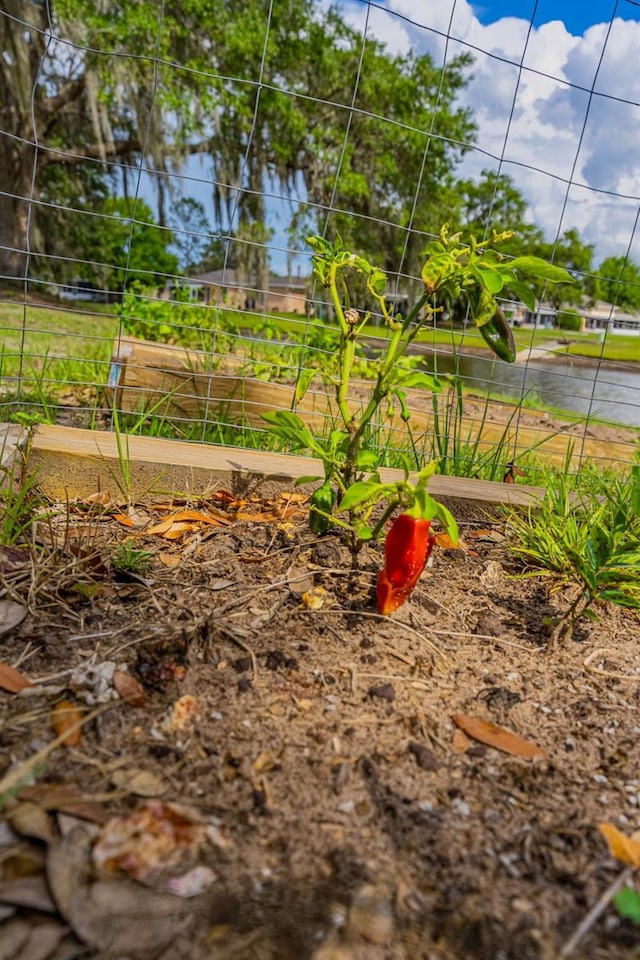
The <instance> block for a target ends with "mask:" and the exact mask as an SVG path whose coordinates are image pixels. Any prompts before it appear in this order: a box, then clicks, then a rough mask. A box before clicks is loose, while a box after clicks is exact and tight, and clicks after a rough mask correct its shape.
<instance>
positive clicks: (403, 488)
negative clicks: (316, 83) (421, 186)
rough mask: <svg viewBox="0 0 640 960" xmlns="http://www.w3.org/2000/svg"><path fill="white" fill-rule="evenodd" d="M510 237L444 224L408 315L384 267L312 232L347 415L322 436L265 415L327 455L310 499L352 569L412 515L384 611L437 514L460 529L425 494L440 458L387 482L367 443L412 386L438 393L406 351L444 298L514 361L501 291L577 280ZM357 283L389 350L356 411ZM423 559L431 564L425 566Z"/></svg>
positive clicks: (524, 291) (286, 435) (341, 410)
mask: <svg viewBox="0 0 640 960" xmlns="http://www.w3.org/2000/svg"><path fill="white" fill-rule="evenodd" d="M511 236H512V234H511V233H503V234H494V235H493V236H492V237H491V238H490V239H489V240H486V241H482V242H481V243H479V242H477V241H476V240H475V239H473V238H471V240H470V242H469V243H462V242H461V240H460V234H453V235H449V232H448V227H447V225H446V224H445V226H444V227H443V228H442V230H441V233H440V239H439V240H436V241H434V242H432V243H429V244H428V245H427V247H426V250H425V261H424V264H423V266H422V271H421V279H422V285H423V286H422V289H421V291H420V295H419V296H418V297H417V299H416V301H415V303H414V304H413V306H412V307H411V308H410V310H409V311H408V312H407V314H406V315H405V316H402V315H399V314H396V313H395V312H394V310H393V307H392V306H391V305H390V303H389V300H388V298H387V295H386V290H387V275H386V274H385V273H384V271H383V270H381V269H380V268H379V267H376V266H375V265H373V264H371V263H369V261H368V260H366V259H365V258H364V257H361V256H358V255H357V254H356V253H352V252H351V251H349V250H346V249H344V247H343V245H342V242H341V240H340V238H337V239H336V240H335V242H333V243H331V242H330V241H329V240H327V239H325V238H323V237H318V236H313V237H310V238H309V239H308V241H307V242H308V243H309V245H310V246H311V248H312V250H313V255H312V258H311V259H312V264H313V272H314V276H315V278H316V279H317V280H318V281H319V283H320V284H322V286H323V287H325V288H326V289H327V290H328V293H329V297H330V300H331V304H332V306H333V311H334V314H335V320H336V323H337V327H338V332H339V341H338V360H339V370H338V374H337V376H336V377H333V378H331V379H330V381H329V382H330V385H331V386H332V388H333V390H334V392H335V400H336V405H337V409H338V417H339V420H338V424H337V426H336V428H335V429H333V430H332V431H331V432H330V433H329V435H328V437H327V438H325V439H319V438H317V437H315V436H313V434H312V433H311V431H310V430H309V429H308V428H307V427H306V426H305V424H304V422H303V421H302V419H301V418H300V417H299V416H298V415H297V414H296V413H294V412H293V411H283V410H280V411H276V412H272V413H266V414H263V418H264V420H266V422H267V423H268V425H269V430H270V431H271V432H272V433H273V434H275V435H276V436H278V437H280V438H281V439H283V440H285V441H286V442H287V443H288V444H289V446H290V449H292V450H306V451H309V452H310V453H312V454H314V455H315V456H316V457H318V458H319V459H320V460H321V461H322V464H323V468H324V477H323V478H313V477H305V478H304V481H307V482H310V481H313V480H316V479H320V480H321V482H320V484H319V486H318V487H317V489H316V490H315V492H314V494H313V496H312V499H311V509H310V516H309V521H310V526H311V529H312V530H313V531H314V532H315V533H323V532H325V531H326V530H327V529H328V528H329V527H330V526H331V525H335V526H337V527H339V528H340V529H341V530H342V531H343V532H344V534H345V537H346V539H347V542H348V544H349V546H350V548H351V552H352V557H353V561H354V565H355V563H356V562H357V555H358V552H359V550H360V548H361V547H362V545H363V543H365V542H366V541H368V540H371V539H375V538H377V537H381V536H383V534H384V531H385V526H386V523H387V520H388V519H389V518H390V517H391V515H392V514H393V513H394V512H395V511H396V510H397V509H398V508H401V509H403V510H404V511H405V514H406V515H408V517H409V520H410V521H411V523H410V522H409V520H402V521H401V524H402V527H403V531H402V533H403V535H402V536H400V535H398V537H397V538H395V539H397V540H398V546H397V548H396V547H394V548H393V549H392V550H390V551H387V567H389V564H390V569H391V570H392V571H394V572H393V575H392V577H391V580H394V582H393V583H392V582H391V580H390V581H389V584H388V589H387V586H385V585H384V584H383V585H382V586H381V585H380V584H379V585H378V590H379V608H380V609H381V610H382V611H383V612H391V610H392V609H396V607H397V606H399V605H400V603H402V602H403V600H404V599H405V598H406V596H408V593H409V592H410V591H411V589H413V586H415V581H417V578H418V577H419V576H420V573H421V572H422V569H423V567H424V564H425V563H426V559H427V557H428V551H429V550H430V546H428V544H429V540H428V532H427V531H428V529H429V525H430V523H431V521H432V520H434V519H437V520H438V521H439V522H440V523H441V524H442V526H443V527H444V528H445V530H446V531H447V533H448V534H449V536H450V537H451V539H452V540H453V541H454V542H457V526H456V522H455V520H454V518H453V517H452V515H451V513H450V512H449V511H448V510H447V509H446V508H445V507H444V506H443V505H442V504H440V503H438V502H437V501H436V500H435V499H434V498H433V497H432V496H430V494H429V493H428V492H427V485H428V481H429V478H430V477H431V476H432V475H433V473H434V472H435V469H436V467H435V464H434V463H431V464H427V465H426V466H425V467H424V468H423V469H422V470H420V471H419V472H418V474H417V477H415V478H414V479H413V481H412V480H411V479H410V474H411V469H410V466H409V462H408V459H406V460H405V470H404V473H405V476H404V478H403V479H402V480H400V481H398V482H383V480H382V479H381V476H380V473H379V470H378V467H379V459H380V454H379V452H378V451H377V450H376V449H375V448H374V446H373V445H372V444H371V442H370V439H369V438H370V433H371V426H372V422H373V421H374V418H375V417H376V416H378V415H379V414H380V413H386V414H387V415H388V416H391V415H392V412H393V408H394V407H395V408H396V409H398V411H399V415H400V417H401V419H402V420H403V421H405V422H408V421H409V420H410V417H411V412H410V409H409V404H408V401H407V392H406V391H407V390H408V389H410V388H419V389H423V390H427V391H429V392H433V391H436V390H438V389H439V386H438V382H437V379H436V378H435V377H434V376H432V375H431V374H428V373H426V372H423V371H420V370H417V369H415V368H414V365H412V364H411V362H410V358H409V357H408V356H407V354H408V351H409V350H410V348H411V345H412V344H413V343H414V341H415V340H416V338H417V337H418V335H419V334H420V332H421V330H422V329H423V327H424V326H425V324H428V323H429V322H430V321H432V319H433V317H434V315H436V314H438V313H440V312H441V311H442V309H443V304H444V303H446V302H452V301H454V300H458V299H460V298H461V297H462V298H465V299H466V301H467V303H468V306H469V312H470V315H471V317H472V318H473V320H474V321H475V324H476V326H477V327H478V329H479V330H480V332H481V334H482V336H483V337H484V339H485V340H486V342H487V344H488V345H489V346H490V347H491V349H492V350H493V352H494V353H495V354H496V355H497V356H498V357H500V358H501V359H503V360H507V361H510V362H512V361H513V360H515V345H514V340H513V334H512V331H511V328H510V327H509V325H508V323H507V321H506V319H505V317H504V314H503V313H502V311H501V309H500V307H499V305H498V303H497V301H496V296H497V295H498V294H499V293H501V292H502V291H503V290H507V289H508V290H509V291H511V292H512V293H513V294H515V295H516V296H518V297H519V298H520V299H521V300H522V301H523V302H524V303H525V304H526V305H527V306H528V307H529V308H530V309H531V310H533V309H535V296H534V294H533V291H532V290H531V288H530V287H529V286H527V284H526V283H525V282H523V279H522V278H523V276H527V275H528V276H531V277H538V278H543V279H545V280H547V281H549V282H565V283H566V282H570V281H571V277H570V276H569V274H567V272H566V271H565V270H562V269H561V268H559V267H556V266H553V265H552V264H549V263H547V262H546V261H544V260H540V259H539V258H537V257H532V256H523V257H517V258H515V259H511V260H509V259H507V258H506V257H505V256H503V255H502V254H501V253H500V252H499V251H498V250H497V249H496V248H497V246H499V244H500V242H501V241H504V240H506V239H508V238H509V237H511ZM353 280H357V281H358V283H359V286H360V288H361V287H362V283H363V281H364V285H365V287H366V291H367V294H368V297H369V299H370V300H371V301H372V302H373V304H374V305H375V311H376V313H378V314H379V315H380V316H381V318H382V322H383V325H384V328H385V331H386V338H385V340H384V346H383V348H382V350H381V352H380V354H379V356H378V357H377V359H375V360H374V361H372V363H373V365H374V371H375V378H374V380H373V381H372V383H371V386H370V388H369V394H368V397H366V398H365V400H364V402H363V403H362V406H361V408H360V409H359V410H357V411H354V409H353V408H352V407H351V406H350V403H349V399H350V387H351V380H352V375H353V371H354V363H355V360H356V353H357V347H358V343H359V341H360V340H361V339H362V338H363V335H364V330H365V327H366V326H367V324H368V323H369V321H370V319H371V312H370V311H368V310H359V309H357V308H356V307H355V306H353V305H352V303H351V296H350V281H353ZM352 286H353V283H352ZM316 374H317V371H315V370H305V371H303V372H302V374H301V376H300V377H299V379H298V383H297V387H296V400H297V401H299V400H300V399H301V398H302V397H303V396H304V393H305V392H306V390H307V389H308V387H309V385H310V383H311V380H312V379H313V377H314V376H315V375H316ZM301 482H302V481H301ZM381 503H382V504H384V507H383V509H382V511H381V512H378V513H377V514H375V517H374V511H375V508H376V507H377V506H378V505H379V504H381ZM419 521H420V522H427V526H426V527H424V526H423V527H421V528H420V529H419V524H418V522H419ZM412 524H413V526H412ZM410 527H411V529H409V528H410ZM423 534H424V536H423ZM392 542H393V540H392ZM423 546H424V550H423ZM401 555H403V556H404V558H405V559H404V560H402V559H401ZM416 556H420V557H422V558H423V560H424V562H422V561H420V562H418V561H417V560H416ZM396 561H397V562H396ZM399 563H400V565H402V563H404V565H405V567H406V568H407V570H408V571H409V572H408V573H407V576H406V577H405V578H404V581H403V583H400V580H401V579H402V578H401V577H400V576H399V574H398V572H397V567H398V564H399ZM394 564H395V565H394ZM418 566H419V567H420V569H419V570H418V572H417V574H416V572H415V571H416V569H417V567H418ZM409 568H410V569H409ZM381 577H382V575H381ZM394 578H395V579H394ZM412 580H413V584H412V585H411V586H409V584H410V583H411V581H412ZM392 588H393V590H392ZM389 590H391V592H392V593H393V597H394V599H389V597H390V596H391V594H389V596H387V594H388V593H389ZM385 591H386V593H385ZM393 591H395V592H393ZM398 591H400V593H398ZM403 591H404V593H403V595H402V598H401V599H399V598H400V595H401V594H402V592H403ZM382 594H384V595H385V596H387V599H386V600H385V599H384V598H383V599H380V598H381V595H382ZM396 601H399V602H396Z"/></svg>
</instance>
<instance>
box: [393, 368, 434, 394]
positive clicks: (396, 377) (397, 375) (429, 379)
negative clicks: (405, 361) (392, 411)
mask: <svg viewBox="0 0 640 960" xmlns="http://www.w3.org/2000/svg"><path fill="white" fill-rule="evenodd" d="M392 383H393V385H394V386H397V387H407V388H417V389H419V390H429V391H430V392H434V391H435V392H437V391H439V390H440V389H441V387H440V384H439V383H438V378H437V377H435V376H433V374H430V373H423V372H422V371H421V370H403V369H402V368H401V367H396V369H395V371H394V372H393V373H392Z"/></svg>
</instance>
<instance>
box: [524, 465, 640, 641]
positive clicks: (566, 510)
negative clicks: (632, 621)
mask: <svg viewBox="0 0 640 960" xmlns="http://www.w3.org/2000/svg"><path fill="white" fill-rule="evenodd" d="M571 453H572V451H571V450H569V451H568V454H567V459H566V461H565V467H564V469H563V470H562V471H559V472H557V473H556V475H555V477H554V478H553V480H552V482H551V483H550V484H549V485H548V488H547V494H546V497H545V499H544V501H543V504H542V507H541V509H539V510H536V511H533V510H532V511H530V512H529V513H528V514H527V515H526V516H523V515H521V514H518V513H513V514H512V515H511V516H510V519H509V531H510V548H511V550H512V552H513V553H514V554H515V555H516V556H517V557H519V558H520V559H521V560H522V561H524V564H525V567H526V570H525V573H524V574H523V575H524V576H545V575H546V576H550V577H552V578H553V579H554V582H555V586H556V587H557V588H560V587H572V588H574V593H575V596H574V598H573V600H572V601H571V602H570V603H569V605H568V606H567V607H566V609H565V610H564V611H563V612H562V613H561V614H560V616H559V618H558V620H557V621H556V622H555V623H553V624H551V625H550V626H551V627H552V630H551V636H552V639H557V638H559V637H562V636H567V635H570V634H571V632H572V631H573V628H574V626H575V624H576V622H577V621H578V620H579V619H580V618H581V617H585V616H586V617H589V618H590V619H596V618H597V614H596V608H597V607H598V606H601V605H602V604H603V603H606V602H610V603H615V604H618V605H619V606H623V607H630V608H633V609H640V458H638V460H637V462H636V464H635V465H634V466H633V467H632V469H631V471H630V473H629V474H627V475H624V474H614V475H612V476H610V477H609V478H608V482H606V483H600V484H599V485H598V486H595V485H593V486H592V487H591V488H589V487H587V486H583V488H582V489H581V490H578V492H576V491H575V486H576V485H577V486H580V484H579V483H578V484H576V483H575V481H573V479H572V478H571V476H570V473H569V464H570V461H571Z"/></svg>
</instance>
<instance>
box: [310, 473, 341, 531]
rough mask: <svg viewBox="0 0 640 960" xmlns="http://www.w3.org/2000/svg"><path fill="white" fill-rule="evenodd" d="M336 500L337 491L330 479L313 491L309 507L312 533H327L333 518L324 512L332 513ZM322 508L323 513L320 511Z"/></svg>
mask: <svg viewBox="0 0 640 960" xmlns="http://www.w3.org/2000/svg"><path fill="white" fill-rule="evenodd" d="M335 502H336V493H335V490H334V489H333V487H332V486H331V484H330V483H329V481H328V480H326V481H325V482H324V483H323V484H322V486H321V487H318V489H317V490H315V491H314V492H313V495H312V497H311V505H310V507H309V526H310V528H311V532H312V533H326V532H327V530H328V529H329V527H330V526H331V520H330V519H329V517H326V516H324V514H326V513H328V514H330V513H331V512H332V510H333V507H334V504H335ZM320 510H322V513H319V511H320Z"/></svg>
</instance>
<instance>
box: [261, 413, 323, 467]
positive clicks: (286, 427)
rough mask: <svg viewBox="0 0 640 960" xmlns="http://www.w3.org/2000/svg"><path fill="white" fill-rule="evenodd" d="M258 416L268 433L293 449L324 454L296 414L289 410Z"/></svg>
mask: <svg viewBox="0 0 640 960" xmlns="http://www.w3.org/2000/svg"><path fill="white" fill-rule="evenodd" d="M260 416H261V417H262V419H263V420H264V421H265V422H266V423H268V424H269V433H273V434H274V436H276V437H281V439H283V440H286V441H287V442H288V443H290V444H291V445H292V446H293V447H294V448H306V449H308V450H313V451H314V452H315V453H317V454H319V455H320V456H322V455H323V454H324V450H323V449H322V447H321V446H320V444H319V443H317V442H316V440H315V439H314V438H313V436H312V435H311V433H310V432H309V430H307V428H306V427H305V425H304V423H303V422H302V420H301V419H300V417H299V416H298V415H297V413H293V412H292V411H291V410H274V411H269V412H268V413H261V414H260Z"/></svg>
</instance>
